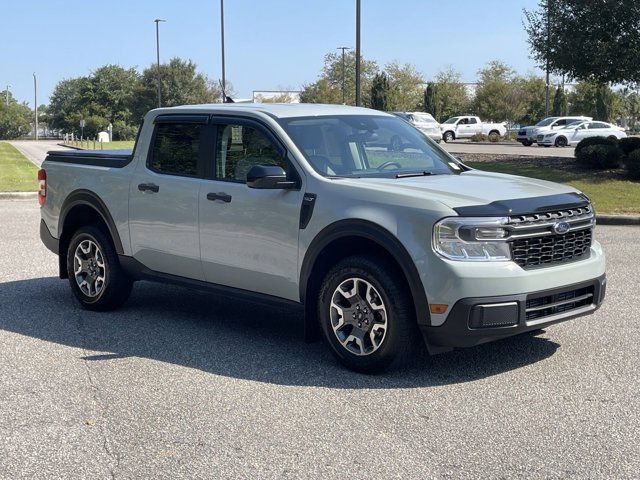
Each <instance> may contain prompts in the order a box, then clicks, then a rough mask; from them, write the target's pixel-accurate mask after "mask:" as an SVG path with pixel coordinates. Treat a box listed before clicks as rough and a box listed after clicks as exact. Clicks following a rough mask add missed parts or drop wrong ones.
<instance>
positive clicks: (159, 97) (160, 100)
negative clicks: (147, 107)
mask: <svg viewBox="0 0 640 480" xmlns="http://www.w3.org/2000/svg"><path fill="white" fill-rule="evenodd" d="M154 22H156V65H157V67H158V108H160V107H161V106H162V79H161V77H160V22H166V20H162V19H161V18H156V19H155V20H154Z"/></svg>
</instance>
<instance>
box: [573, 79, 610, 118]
mask: <svg viewBox="0 0 640 480" xmlns="http://www.w3.org/2000/svg"><path fill="white" fill-rule="evenodd" d="M568 100H569V113H570V114H571V115H586V116H589V117H593V118H595V119H597V120H603V121H605V122H606V121H609V120H611V119H612V118H613V116H614V112H615V111H616V108H617V105H616V103H617V102H616V96H615V95H614V93H613V91H612V90H611V88H609V87H608V86H607V85H602V84H599V83H596V82H589V81H582V82H578V84H577V85H576V88H575V90H574V91H573V92H571V93H570V94H569V98H568Z"/></svg>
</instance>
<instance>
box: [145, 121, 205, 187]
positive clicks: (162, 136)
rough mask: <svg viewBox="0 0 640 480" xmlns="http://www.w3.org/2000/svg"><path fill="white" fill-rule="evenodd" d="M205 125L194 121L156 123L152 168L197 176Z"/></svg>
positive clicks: (157, 170)
mask: <svg viewBox="0 0 640 480" xmlns="http://www.w3.org/2000/svg"><path fill="white" fill-rule="evenodd" d="M204 127H205V126H204V125H200V124H193V123H184V124H180V123H160V124H158V125H156V132H155V135H154V139H153V145H152V147H151V159H150V162H149V166H150V168H151V169H152V170H154V171H156V172H158V173H164V174H167V175H180V176H197V175H198V174H199V169H198V164H199V159H200V140H201V135H202V134H203V131H204Z"/></svg>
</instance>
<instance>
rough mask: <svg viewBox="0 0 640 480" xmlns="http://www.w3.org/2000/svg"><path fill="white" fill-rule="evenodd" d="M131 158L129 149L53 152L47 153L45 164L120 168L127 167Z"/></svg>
mask: <svg viewBox="0 0 640 480" xmlns="http://www.w3.org/2000/svg"><path fill="white" fill-rule="evenodd" d="M132 158H133V155H132V150H131V149H124V150H108V151H104V150H73V151H66V150H60V151H57V150H53V151H50V152H47V158H46V159H45V161H47V162H57V163H74V164H78V165H93V166H96V167H112V168H122V167H125V166H127V165H128V164H129V163H130V162H131V160H132Z"/></svg>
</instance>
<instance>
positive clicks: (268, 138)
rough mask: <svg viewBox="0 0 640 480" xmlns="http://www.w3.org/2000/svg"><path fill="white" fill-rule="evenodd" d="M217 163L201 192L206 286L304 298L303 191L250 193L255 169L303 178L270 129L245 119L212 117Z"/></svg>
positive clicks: (201, 225)
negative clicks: (301, 259)
mask: <svg viewBox="0 0 640 480" xmlns="http://www.w3.org/2000/svg"><path fill="white" fill-rule="evenodd" d="M212 122H213V124H214V126H215V128H214V129H213V130H214V131H215V137H216V138H215V139H214V141H213V143H212V147H213V148H212V150H214V151H215V163H214V165H213V168H212V172H211V174H210V175H208V177H209V178H207V179H206V180H204V181H202V182H201V186H200V191H199V198H198V202H199V205H200V206H199V208H200V245H201V257H202V265H203V269H204V275H205V279H206V281H207V282H211V283H215V284H219V285H226V286H230V287H235V288H240V289H244V290H250V291H253V292H259V293H264V294H267V295H273V296H277V297H283V298H288V299H290V300H298V299H299V290H298V273H297V272H298V232H299V228H300V209H301V206H302V196H303V191H302V189H295V190H260V189H253V188H249V187H248V186H247V184H246V177H247V173H248V172H249V170H250V169H251V167H253V166H254V165H279V166H281V167H283V168H284V169H285V171H287V172H288V176H289V178H290V179H292V180H295V181H298V182H299V184H301V180H302V177H301V175H300V172H299V171H297V170H296V169H295V167H294V166H293V165H292V164H291V163H290V162H289V161H288V160H287V157H286V152H285V149H284V148H283V146H282V145H281V144H280V142H279V141H278V140H277V138H276V137H275V135H273V133H271V132H270V131H269V130H268V128H267V127H265V126H264V125H262V124H261V123H258V122H256V121H254V120H249V119H244V118H228V119H217V120H216V119H215V118H214V119H213V120H212Z"/></svg>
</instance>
